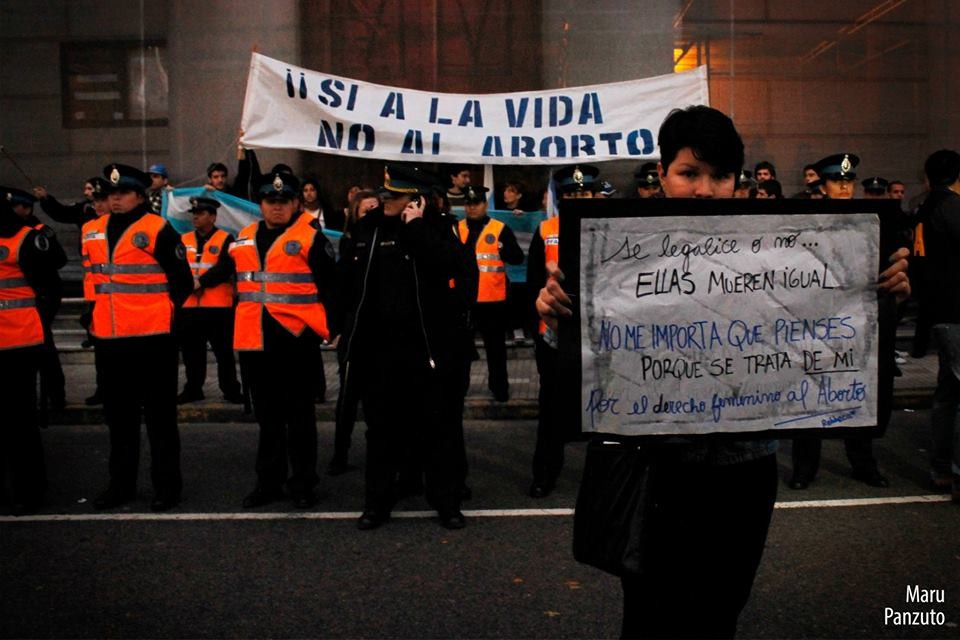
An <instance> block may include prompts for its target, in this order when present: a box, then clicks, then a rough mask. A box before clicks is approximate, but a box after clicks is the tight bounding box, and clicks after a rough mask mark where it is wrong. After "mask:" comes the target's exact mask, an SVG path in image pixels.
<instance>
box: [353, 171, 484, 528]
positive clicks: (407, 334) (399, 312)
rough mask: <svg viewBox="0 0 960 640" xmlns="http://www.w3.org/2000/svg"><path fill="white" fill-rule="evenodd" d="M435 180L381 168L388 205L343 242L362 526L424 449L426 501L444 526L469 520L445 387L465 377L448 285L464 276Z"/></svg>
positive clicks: (383, 514) (383, 507)
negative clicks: (362, 435) (362, 483)
mask: <svg viewBox="0 0 960 640" xmlns="http://www.w3.org/2000/svg"><path fill="white" fill-rule="evenodd" d="M432 182H433V179H431V178H430V177H429V176H427V175H425V174H424V172H422V171H420V170H418V169H414V168H409V167H402V166H397V165H393V166H389V167H387V170H386V173H385V178H384V196H385V198H386V199H385V202H384V204H383V205H382V206H381V207H379V208H377V209H375V210H373V211H371V212H370V213H368V214H367V215H366V216H365V217H364V218H363V219H362V220H360V221H359V222H358V223H357V224H356V225H355V227H353V228H352V229H351V235H350V236H349V237H347V236H345V237H344V239H343V241H342V242H341V246H340V251H341V254H340V262H339V269H340V273H339V280H340V287H341V290H342V291H343V292H344V293H343V301H344V309H346V310H348V311H347V317H348V319H349V322H350V324H349V325H345V326H344V331H343V338H342V339H346V340H347V345H346V356H345V358H344V361H345V367H346V372H345V376H344V383H345V384H347V385H357V388H358V389H359V393H360V398H361V402H362V403H363V413H364V418H365V420H366V423H367V460H366V468H365V476H366V489H365V501H364V510H363V514H362V515H361V516H360V519H359V520H358V521H357V526H358V528H360V529H373V528H375V527H378V526H380V525H381V524H383V523H384V522H386V521H387V520H389V518H390V512H391V510H392V508H393V504H394V501H395V498H396V495H395V483H396V479H397V475H398V473H400V471H401V469H402V468H403V467H404V466H405V465H406V464H407V463H408V460H407V453H408V452H409V451H411V450H412V451H420V452H422V459H421V460H420V462H421V463H422V465H423V466H422V468H423V470H424V473H425V477H426V498H427V500H428V502H429V503H430V505H431V506H432V507H433V508H434V509H436V510H437V512H438V513H439V516H440V522H441V524H442V525H443V526H444V527H446V528H449V529H459V528H462V527H463V526H465V524H466V521H465V519H464V517H463V514H462V513H461V512H460V501H461V492H462V489H463V473H464V466H463V465H464V456H463V439H462V430H461V431H460V432H459V433H458V432H457V428H456V425H454V424H451V422H450V420H449V418H450V413H449V412H450V408H451V407H452V406H453V405H454V404H455V402H452V401H450V398H449V395H452V394H450V393H449V386H448V385H449V384H450V379H451V378H453V377H456V379H457V381H460V380H462V378H461V377H460V375H459V374H460V373H461V371H462V360H460V359H458V358H459V350H458V348H457V345H458V343H457V340H458V337H459V336H460V335H462V331H463V328H462V327H463V317H462V314H461V306H460V305H459V304H458V302H457V295H458V294H457V289H456V287H454V288H451V286H450V282H451V280H454V281H456V279H457V278H462V277H464V275H463V274H462V273H461V269H463V268H464V266H463V265H464V262H463V260H462V257H461V256H462V255H463V254H462V252H461V250H460V248H459V246H458V243H457V240H456V237H455V236H454V234H453V229H452V227H451V226H450V224H449V221H448V220H447V219H446V218H445V217H443V216H440V215H439V213H438V211H437V210H436V209H435V207H434V205H433V200H432V195H431V185H432ZM425 196H426V197H425ZM428 198H429V199H430V200H429V202H428ZM445 393H447V395H448V397H447V398H444V394H445Z"/></svg>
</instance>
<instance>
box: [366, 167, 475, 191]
mask: <svg viewBox="0 0 960 640" xmlns="http://www.w3.org/2000/svg"><path fill="white" fill-rule="evenodd" d="M436 180H437V179H436V176H433V175H431V174H430V173H428V172H426V171H423V170H421V169H420V168H419V167H409V166H405V165H402V164H388V165H386V166H385V167H384V168H383V190H384V193H385V195H387V196H390V195H403V194H406V195H409V196H411V197H413V196H417V195H429V194H430V193H432V191H433V187H434V185H435V184H436V183H437V182H436ZM475 188H476V187H475Z"/></svg>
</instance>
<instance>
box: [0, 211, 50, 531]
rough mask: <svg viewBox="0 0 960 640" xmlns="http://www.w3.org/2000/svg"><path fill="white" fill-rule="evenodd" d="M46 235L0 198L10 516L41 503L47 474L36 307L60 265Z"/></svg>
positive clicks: (1, 485)
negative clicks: (39, 404) (41, 423)
mask: <svg viewBox="0 0 960 640" xmlns="http://www.w3.org/2000/svg"><path fill="white" fill-rule="evenodd" d="M64 261H65V260H64V257H63V255H62V251H61V252H60V254H59V255H58V254H57V252H55V251H54V250H53V245H52V244H51V243H50V242H49V240H48V238H47V237H46V236H45V235H44V234H43V233H42V231H38V230H36V229H31V228H29V227H27V226H26V225H24V224H23V220H22V219H21V218H20V217H19V216H18V215H16V214H15V213H14V212H13V210H12V208H11V206H10V202H9V201H8V200H7V199H6V198H0V370H2V371H3V372H4V373H3V377H2V379H3V383H2V384H0V403H2V405H3V407H4V410H5V417H4V423H3V427H2V428H0V502H3V503H10V505H11V510H12V513H13V514H14V515H26V514H29V513H33V512H34V511H36V510H37V509H39V508H40V506H41V505H42V504H43V497H44V493H45V492H46V489H47V473H46V465H45V462H44V455H43V442H42V440H41V437H40V430H39V428H38V427H39V423H38V415H37V391H36V389H37V386H36V379H37V371H38V368H39V366H40V360H41V357H42V350H43V343H44V328H43V326H42V323H41V321H40V315H39V313H38V310H37V306H38V302H39V300H41V299H42V298H44V297H50V296H54V295H56V291H57V289H58V288H59V281H60V277H59V275H58V274H57V269H59V268H60V267H62V266H63V264H64Z"/></svg>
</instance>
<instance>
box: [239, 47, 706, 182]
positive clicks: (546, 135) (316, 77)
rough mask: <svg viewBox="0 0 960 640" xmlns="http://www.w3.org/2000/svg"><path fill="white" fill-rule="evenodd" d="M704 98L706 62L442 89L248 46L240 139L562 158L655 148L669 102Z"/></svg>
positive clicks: (492, 160) (457, 158)
mask: <svg viewBox="0 0 960 640" xmlns="http://www.w3.org/2000/svg"><path fill="white" fill-rule="evenodd" d="M693 104H709V92H708V88H707V75H706V68H705V67H699V68H698V69H695V70H693V71H688V72H684V73H672V74H667V75H662V76H657V77H654V78H646V79H642V80H632V81H627V82H617V83H610V84H600V85H590V86H583V87H571V88H565V89H556V90H542V91H528V92H521V93H504V94H484V95H470V94H451V93H440V92H430V91H416V90H413V89H406V88H401V87H389V86H383V85H378V84H373V83H369V82H362V81H360V80H353V79H350V78H343V77H339V76H335V75H332V74H328V73H322V72H318V71H311V70H309V69H304V68H301V67H297V66H295V65H291V64H288V63H286V62H282V61H280V60H274V59H272V58H268V57H267V56H264V55H261V54H259V53H253V54H252V57H251V61H250V73H249V76H248V79H247V90H246V96H245V98H244V105H243V116H242V118H241V125H240V126H241V129H242V130H243V135H242V137H241V138H240V143H241V144H242V145H243V146H245V147H248V148H253V149H258V148H272V149H300V150H303V151H313V152H321V153H331V154H336V155H345V156H354V157H360V158H368V159H378V160H399V161H413V162H424V161H428V162H463V163H473V164H494V165H516V164H567V163H571V162H599V161H603V160H623V159H629V160H640V159H645V158H652V157H656V156H658V151H657V148H656V132H657V131H658V129H659V127H660V124H661V123H662V122H663V120H664V118H665V117H666V115H667V114H668V113H669V112H670V111H671V110H672V109H674V108H677V107H686V106H689V105H693Z"/></svg>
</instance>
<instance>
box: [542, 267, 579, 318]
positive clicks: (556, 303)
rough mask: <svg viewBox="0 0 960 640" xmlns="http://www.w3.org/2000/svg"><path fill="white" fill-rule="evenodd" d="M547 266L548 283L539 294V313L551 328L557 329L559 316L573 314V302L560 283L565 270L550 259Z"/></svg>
mask: <svg viewBox="0 0 960 640" xmlns="http://www.w3.org/2000/svg"><path fill="white" fill-rule="evenodd" d="M546 267H547V284H546V285H545V286H544V287H543V288H542V289H540V295H538V296H537V313H538V314H540V318H541V319H542V320H543V321H544V323H546V325H547V326H548V327H550V329H551V330H553V331H556V330H557V318H558V317H560V316H569V315H572V314H573V311H571V310H570V306H572V305H573V303H572V302H571V301H570V297H569V296H568V295H567V293H566V291H564V290H563V287H561V286H560V283H561V282H563V272H562V271H560V267H558V266H557V263H556V262H553V261H550V262H548V263H547V264H546Z"/></svg>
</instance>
